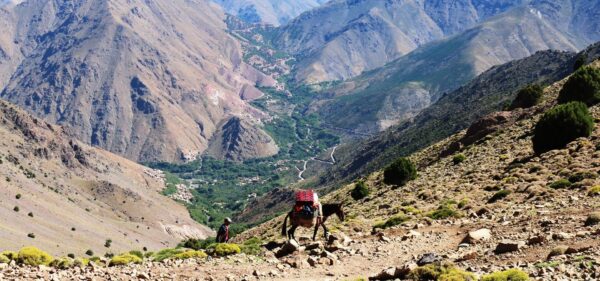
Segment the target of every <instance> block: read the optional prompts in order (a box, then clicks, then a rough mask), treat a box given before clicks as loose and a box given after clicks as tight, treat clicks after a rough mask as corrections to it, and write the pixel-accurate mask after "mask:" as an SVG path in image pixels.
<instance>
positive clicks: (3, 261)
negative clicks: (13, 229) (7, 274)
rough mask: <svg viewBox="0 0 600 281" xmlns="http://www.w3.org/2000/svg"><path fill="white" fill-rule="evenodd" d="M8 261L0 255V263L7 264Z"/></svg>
mask: <svg viewBox="0 0 600 281" xmlns="http://www.w3.org/2000/svg"><path fill="white" fill-rule="evenodd" d="M9 262H10V259H9V258H8V257H6V256H5V255H3V254H0V263H9Z"/></svg>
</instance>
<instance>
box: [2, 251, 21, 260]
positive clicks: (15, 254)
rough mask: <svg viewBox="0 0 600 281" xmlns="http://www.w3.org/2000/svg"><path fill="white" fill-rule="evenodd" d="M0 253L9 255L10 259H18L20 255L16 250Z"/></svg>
mask: <svg viewBox="0 0 600 281" xmlns="http://www.w3.org/2000/svg"><path fill="white" fill-rule="evenodd" d="M0 254H1V255H3V256H5V257H7V258H8V259H10V260H17V258H18V257H19V253H17V252H15V251H4V252H2V253H0Z"/></svg>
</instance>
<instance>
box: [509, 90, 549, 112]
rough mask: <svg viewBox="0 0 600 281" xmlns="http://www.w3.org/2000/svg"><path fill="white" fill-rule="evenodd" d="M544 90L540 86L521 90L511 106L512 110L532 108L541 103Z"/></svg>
mask: <svg viewBox="0 0 600 281" xmlns="http://www.w3.org/2000/svg"><path fill="white" fill-rule="evenodd" d="M543 95H544V89H543V88H542V87H541V86H539V85H528V86H527V87H525V88H523V89H521V90H520V91H519V93H518V94H517V97H516V98H515V99H514V100H513V102H512V104H511V105H510V108H511V109H516V108H530V107H532V106H535V105H537V104H538V103H540V100H541V99H542V96H543Z"/></svg>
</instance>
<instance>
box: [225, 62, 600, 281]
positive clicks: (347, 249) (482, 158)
mask: <svg viewBox="0 0 600 281" xmlns="http://www.w3.org/2000/svg"><path fill="white" fill-rule="evenodd" d="M595 66H596V67H600V62H596V63H595ZM564 82H565V81H564V80H563V81H560V82H557V83H555V84H553V85H551V86H549V87H547V88H546V89H545V93H544V97H543V102H542V104H540V105H539V106H536V107H534V108H531V109H527V110H522V109H520V110H516V111H513V112H500V113H497V114H501V115H505V116H510V118H509V120H511V121H509V122H506V123H503V124H499V126H498V127H496V128H495V130H494V131H491V132H490V134H488V135H487V136H482V137H481V138H480V139H479V140H478V141H477V142H476V143H474V144H473V145H471V146H468V147H465V148H464V149H463V150H462V151H461V153H463V154H464V155H465V160H464V162H462V163H459V164H455V163H453V159H452V157H441V156H440V155H441V154H442V152H443V151H444V150H445V149H446V148H447V147H449V146H451V145H452V143H454V142H455V141H456V140H459V139H461V138H463V137H464V136H465V134H466V133H467V132H466V131H463V132H460V133H458V134H456V135H453V136H451V137H450V138H448V139H445V140H442V141H440V142H439V143H436V144H433V145H431V146H429V147H427V148H425V149H423V150H421V151H419V152H416V153H414V154H412V155H411V156H410V158H411V159H412V161H414V162H415V163H417V167H418V173H419V176H418V177H417V178H416V179H415V180H414V181H411V182H409V183H408V184H406V185H405V186H401V187H400V186H389V185H386V184H384V183H383V181H382V178H383V175H382V174H383V173H382V172H381V171H378V172H374V173H372V174H365V175H363V176H362V177H361V178H362V179H363V180H364V181H365V182H366V184H367V186H368V188H369V190H370V194H369V195H368V196H366V197H365V198H363V199H360V200H355V199H353V198H352V197H351V196H350V193H351V191H352V189H353V188H354V186H355V184H354V183H348V184H347V185H345V186H344V187H343V188H341V189H339V190H338V191H335V192H333V193H332V194H330V195H328V196H326V197H325V198H323V201H324V202H332V203H333V202H343V203H344V205H345V210H346V221H344V222H340V221H339V220H337V219H334V220H332V221H328V223H329V227H330V228H332V229H335V231H334V232H335V234H334V237H336V238H337V239H338V240H334V243H333V245H331V246H329V247H330V248H327V246H325V249H327V251H329V252H332V253H334V254H335V255H338V256H339V257H340V258H339V260H336V262H335V263H333V266H330V267H327V271H326V272H336V271H337V269H338V268H340V267H343V268H347V269H350V272H348V271H344V273H350V274H351V276H354V274H356V275H359V276H365V275H367V276H374V275H376V274H378V273H379V272H381V270H383V269H386V268H389V267H392V269H396V268H397V271H396V274H398V275H396V276H395V277H388V278H386V279H384V280H396V279H400V280H407V279H408V280H411V279H410V278H406V276H405V274H406V271H403V272H405V273H404V278H402V277H401V276H402V275H401V274H400V273H398V272H399V271H402V268H405V269H406V268H408V270H411V269H413V268H414V267H416V265H413V264H414V263H415V262H417V261H418V260H419V259H420V258H421V257H423V256H424V255H429V257H434V259H435V260H436V261H444V262H453V263H455V264H456V266H457V267H459V268H463V269H467V270H469V271H471V272H474V273H476V274H478V275H482V274H486V273H489V272H490V271H496V270H504V269H508V268H518V269H520V270H523V271H525V272H526V273H527V274H528V275H530V276H531V277H536V280H537V279H539V280H553V279H556V278H558V279H560V278H563V277H562V276H563V275H562V274H564V276H568V277H564V278H565V279H570V280H586V279H590V278H591V279H593V278H595V277H592V276H596V275H595V274H596V273H597V270H595V269H592V268H594V266H591V267H590V266H582V265H581V264H580V263H578V262H577V260H578V259H579V260H586V261H588V260H590V261H592V264H593V263H597V261H598V258H600V257H599V256H598V249H600V242H599V241H598V235H600V228H599V225H598V224H595V225H594V224H589V223H586V220H587V218H588V216H590V215H591V214H593V213H595V212H597V211H598V207H599V206H598V203H597V196H598V193H593V192H590V190H592V189H593V188H594V187H596V186H598V184H599V183H600V180H599V179H598V172H599V171H598V164H599V163H598V161H599V158H598V156H599V153H598V149H597V148H598V144H599V140H600V138H599V137H600V130H599V129H598V125H597V124H596V129H595V130H594V132H593V135H592V136H591V137H589V138H580V139H577V140H575V141H573V142H571V143H570V144H568V145H567V146H566V147H565V148H564V149H558V150H553V151H550V152H547V153H544V154H542V155H539V156H538V155H534V153H533V149H532V143H531V136H532V134H531V132H532V130H533V127H534V126H535V124H536V122H537V120H538V119H539V117H540V116H541V115H542V113H543V112H544V111H546V110H548V109H549V108H550V107H551V106H553V105H554V104H556V97H557V95H558V92H559V91H560V89H561V87H562V85H563V84H564ZM590 110H591V112H592V115H593V116H594V117H595V118H596V119H598V117H600V108H599V107H598V106H594V107H592V108H591V109H590ZM566 178H569V179H570V180H571V181H572V185H571V187H570V188H552V187H551V186H552V183H554V182H555V181H558V180H561V179H562V180H564V179H566ZM596 189H597V188H596ZM500 190H504V191H505V192H504V194H505V197H500V196H496V198H499V199H496V200H492V199H491V198H493V197H494V195H496V194H498V191H500ZM594 194H595V195H594ZM282 219H283V217H279V218H277V219H275V220H272V221H270V222H267V223H265V224H263V225H261V226H259V227H257V228H255V229H252V230H250V231H248V232H246V233H244V234H243V235H242V236H240V237H237V238H236V239H239V240H238V241H243V240H244V239H249V238H251V237H262V238H263V239H265V240H267V241H269V240H273V239H279V235H280V234H279V231H280V227H281V222H282ZM384 222H387V225H384ZM480 229H487V231H484V232H486V233H489V235H484V236H485V237H483V238H482V237H481V236H476V235H474V234H473V235H469V234H468V233H469V232H472V231H476V230H480ZM300 230H301V231H299V233H298V234H297V235H296V237H302V238H299V239H298V241H306V240H305V239H307V238H304V237H306V236H309V235H311V233H312V232H311V231H310V230H302V229H300ZM340 232H341V233H345V234H347V235H349V236H350V239H348V238H345V235H344V234H340ZM469 236H470V237H471V238H470V239H468V238H467V237H469ZM473 237H477V238H473ZM352 239H355V240H357V241H354V242H353V241H351V240H352ZM330 241H331V240H330ZM348 241H349V242H348ZM507 244H508V245H514V246H512V247H511V248H508V247H507ZM306 245H310V244H306ZM516 245H520V246H516ZM307 247H310V246H307ZM561 247H562V249H563V251H562V252H560V251H557V250H556V249H559V248H561ZM567 248H568V249H569V250H567V251H566V253H565V250H566V249H567ZM273 251H274V252H276V251H277V249H275V250H273ZM306 252H308V253H306V254H303V253H302V252H301V251H300V252H298V253H296V254H293V257H294V258H297V259H298V260H300V259H304V258H306V255H312V253H311V252H310V251H306ZM323 256H325V254H324V255H323ZM327 256H328V257H329V256H330V255H329V254H327ZM363 258H364V260H363V261H361V262H353V261H355V260H356V259H363ZM290 260H293V259H290ZM386 260H387V262H386ZM340 263H341V264H343V265H339V264H340ZM427 263H430V262H427ZM338 266H339V267H338ZM374 266H376V267H377V268H373V267H374ZM410 266H412V267H410ZM554 267H555V268H557V270H542V269H541V268H554ZM299 268H301V267H299ZM558 268H560V270H558ZM590 269H591V270H590ZM299 270H301V269H299ZM388 272H389V271H388ZM393 272H394V270H392V274H394V273H393ZM589 274H591V275H589Z"/></svg>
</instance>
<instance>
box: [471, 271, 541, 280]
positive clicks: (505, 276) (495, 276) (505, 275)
mask: <svg viewBox="0 0 600 281" xmlns="http://www.w3.org/2000/svg"><path fill="white" fill-rule="evenodd" d="M527 280H529V275H527V273H525V272H523V271H521V270H518V269H509V270H505V271H499V272H494V273H492V274H488V275H484V276H483V277H481V281H527Z"/></svg>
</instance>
